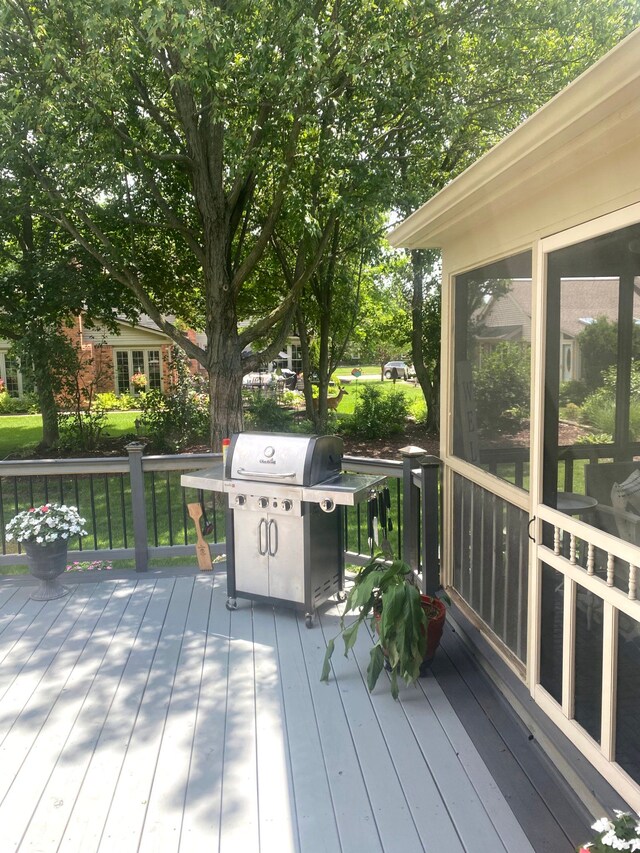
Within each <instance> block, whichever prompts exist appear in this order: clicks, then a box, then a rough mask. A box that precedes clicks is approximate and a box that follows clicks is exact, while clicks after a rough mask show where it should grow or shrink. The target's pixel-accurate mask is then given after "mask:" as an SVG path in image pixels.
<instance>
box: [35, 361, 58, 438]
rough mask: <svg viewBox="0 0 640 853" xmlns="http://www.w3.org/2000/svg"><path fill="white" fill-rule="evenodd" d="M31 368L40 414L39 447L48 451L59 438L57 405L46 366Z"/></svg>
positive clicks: (36, 365)
mask: <svg viewBox="0 0 640 853" xmlns="http://www.w3.org/2000/svg"><path fill="white" fill-rule="evenodd" d="M33 368H34V369H33V373H34V379H35V383H36V391H37V394H38V402H39V404H40V412H41V413H42V441H41V443H40V446H41V447H43V448H47V449H48V448H51V447H53V446H54V445H55V444H56V443H57V441H58V439H59V438H60V431H59V428H58V404H57V402H56V398H55V394H54V393H53V388H52V386H51V377H50V375H49V371H48V370H47V367H46V365H38V364H35V363H34V366H33Z"/></svg>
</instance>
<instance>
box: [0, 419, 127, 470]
mask: <svg viewBox="0 0 640 853" xmlns="http://www.w3.org/2000/svg"><path fill="white" fill-rule="evenodd" d="M138 414H139V413H137V412H109V414H108V415H107V428H106V430H105V435H109V436H114V437H115V436H119V435H125V434H126V433H129V432H131V433H133V432H135V423H134V421H135V419H136V418H137V417H138ZM41 440H42V416H41V415H2V416H0V459H3V458H4V457H5V456H7V455H8V454H9V453H15V452H16V451H22V450H32V449H34V448H35V447H36V446H37V445H38V444H39V442H40V441H41Z"/></svg>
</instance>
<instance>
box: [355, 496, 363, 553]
mask: <svg viewBox="0 0 640 853" xmlns="http://www.w3.org/2000/svg"><path fill="white" fill-rule="evenodd" d="M356 531H357V534H358V554H361V553H362V530H361V529H360V504H358V505H357V507H356Z"/></svg>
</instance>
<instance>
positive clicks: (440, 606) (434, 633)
mask: <svg viewBox="0 0 640 853" xmlns="http://www.w3.org/2000/svg"><path fill="white" fill-rule="evenodd" d="M420 603H421V604H422V607H423V609H425V610H432V609H433V608H435V609H436V610H437V611H438V615H437V616H433V617H432V618H431V619H430V620H429V623H428V624H427V651H426V654H425V657H424V660H423V662H422V666H421V667H420V675H424V672H423V669H425V667H428V666H429V665H430V664H431V661H432V660H433V657H434V655H435V653H436V649H437V648H438V646H439V645H440V638H441V637H442V632H443V630H444V620H445V617H446V615H447V608H446V607H445V606H444V603H443V602H442V601H440V599H439V598H433V597H432V596H430V595H421V596H420Z"/></svg>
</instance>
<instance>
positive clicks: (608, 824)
mask: <svg viewBox="0 0 640 853" xmlns="http://www.w3.org/2000/svg"><path fill="white" fill-rule="evenodd" d="M591 829H595V831H596V832H612V831H613V821H611V820H609V818H608V817H601V818H600V820H597V821H596V822H595V823H594V824H592V826H591Z"/></svg>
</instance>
